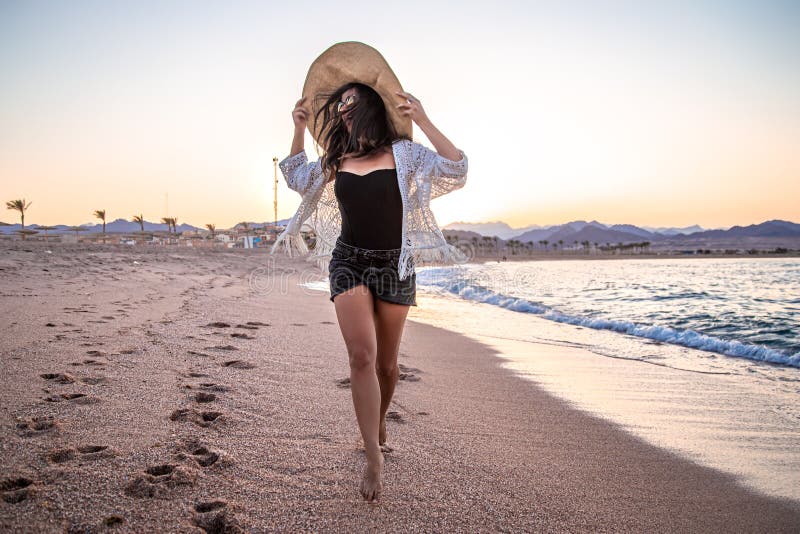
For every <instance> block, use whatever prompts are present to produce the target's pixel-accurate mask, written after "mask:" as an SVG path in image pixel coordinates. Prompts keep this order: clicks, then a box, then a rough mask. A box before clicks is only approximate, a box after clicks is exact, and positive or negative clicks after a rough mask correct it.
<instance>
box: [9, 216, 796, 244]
mask: <svg viewBox="0 0 800 534" xmlns="http://www.w3.org/2000/svg"><path fill="white" fill-rule="evenodd" d="M288 221H289V219H283V220H280V221H278V224H282V225H285V224H286V223H287V222H288ZM239 224H242V223H239ZM247 224H248V225H249V226H250V227H251V228H255V227H259V226H264V225H266V224H271V222H260V223H257V222H248V223H247ZM54 226H55V229H54V230H48V233H50V234H57V233H64V232H71V231H72V230H71V228H72V227H71V226H68V225H64V224H60V225H54ZM236 226H239V225H236ZM20 228H21V226H20V224H18V223H17V224H9V225H0V233H4V234H10V233H13V232H15V231H16V230H19V229H20ZM81 228H85V230H84V231H83V232H84V233H99V232H102V230H103V225H102V223H86V224H82V225H81ZM26 229H29V230H35V229H37V225H36V224H29V225H27V226H26ZM442 229H443V230H447V231H448V233H450V234H454V235H459V236H460V237H462V238H463V237H467V238H471V237H472V236H490V237H491V236H497V237H498V238H499V239H500V240H502V241H508V240H509V239H516V240H518V241H522V242H523V243H525V242H528V241H533V242H534V243H536V244H538V243H539V241H543V240H547V241H549V242H550V243H556V242H558V241H559V240H560V241H562V242H563V243H564V244H566V245H572V244H573V243H574V242H575V241H577V242H578V243H581V242H583V241H589V242H590V243H614V244H616V243H636V242H642V241H649V242H651V243H653V244H655V243H658V242H660V241H670V242H681V241H691V240H696V239H742V238H800V224H797V223H793V222H789V221H782V220H771V221H765V222H763V223H760V224H751V225H749V226H733V227H731V228H728V229H703V228H702V227H700V226H698V225H693V226H688V227H684V228H671V227H670V228H663V227H662V228H649V227H640V226H634V225H632V224H613V225H606V224H603V223H601V222H598V221H590V222H586V221H571V222H568V223H565V224H559V225H552V226H546V227H545V226H537V225H530V226H526V227H523V228H512V227H511V226H509V225H508V224H507V223H505V222H502V221H493V222H486V223H467V222H455V223H451V224H448V225H447V226H444V227H443V228H442ZM139 230H140V227H139V224H138V223H134V222H131V221H128V220H126V219H116V220H114V221H111V222H108V223H106V233H135V232H138V231H139ZM144 230H145V232H166V231H167V225H165V224H163V223H153V222H147V221H145V223H144ZM188 230H205V228H198V227H196V226H192V225H191V224H179V225H178V226H177V231H178V232H185V231H188ZM217 230H218V231H223V230H224V229H222V228H218V229H217Z"/></svg>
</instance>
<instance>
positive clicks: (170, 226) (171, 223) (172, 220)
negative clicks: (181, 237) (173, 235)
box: [161, 217, 178, 234]
mask: <svg viewBox="0 0 800 534" xmlns="http://www.w3.org/2000/svg"><path fill="white" fill-rule="evenodd" d="M177 220H178V219H176V218H174V217H162V218H161V222H162V223H164V224H166V225H167V233H168V234H169V233H170V232H171V231H172V229H173V228H175V222H176V221H177Z"/></svg>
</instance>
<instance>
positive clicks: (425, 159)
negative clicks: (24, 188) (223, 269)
mask: <svg viewBox="0 0 800 534" xmlns="http://www.w3.org/2000/svg"><path fill="white" fill-rule="evenodd" d="M392 150H393V152H394V159H395V164H396V166H397V183H398V185H399V186H400V196H401V197H402V199H403V235H402V246H401V252H400V260H399V262H398V265H397V270H398V274H399V275H400V278H401V279H406V278H408V277H409V276H411V273H413V272H414V267H415V266H420V265H423V264H426V263H437V264H448V263H450V264H452V263H464V262H466V261H467V260H468V258H467V256H466V255H465V254H464V253H463V252H462V251H461V250H459V249H458V248H456V247H455V246H453V245H450V244H449V243H448V242H447V241H446V240H445V238H444V235H442V231H441V230H440V229H439V226H438V224H437V223H436V219H435V218H434V216H433V212H432V211H431V209H430V201H431V199H432V198H436V197H438V196H441V195H444V194H445V193H449V192H450V191H454V190H456V189H459V188H460V187H463V186H464V183H466V181H467V156H466V155H465V154H464V152H463V151H461V150H459V152H460V154H461V160H460V161H451V160H449V159H447V158H444V157H442V156H440V155H439V154H438V153H437V152H435V151H433V150H431V149H429V148H427V147H425V146H423V145H421V144H419V143H416V142H414V141H409V140H405V139H401V140H398V141H395V142H394V143H393V144H392ZM278 166H279V167H280V169H281V172H282V173H283V176H284V178H285V179H286V183H287V184H288V185H289V188H290V189H292V190H294V191H297V192H298V193H300V194H301V195H302V197H303V200H302V201H301V202H300V207H298V208H297V212H296V213H295V214H294V216H292V218H291V220H290V221H289V224H287V225H286V229H285V230H284V231H283V232H282V233H281V234H280V235H279V236H278V239H277V240H276V241H275V244H274V245H273V246H272V249H271V250H270V253H275V251H276V250H277V249H278V247H279V246H280V245H281V244H282V245H283V249H284V251H285V252H286V253H288V254H289V255H290V256H292V255H295V254H297V255H303V254H306V253H308V252H309V249H308V246H307V245H306V243H305V241H304V240H303V238H302V236H301V235H300V229H301V227H302V226H303V224H304V223H306V224H308V226H310V227H311V229H313V230H314V233H315V234H316V235H317V240H316V244H315V246H314V249H313V251H312V254H311V255H310V257H309V258H308V261H316V262H317V264H318V265H319V267H320V269H322V271H323V272H324V273H327V272H328V262H329V261H330V253H331V250H333V247H334V246H335V245H336V238H337V237H339V234H340V233H341V228H342V219H341V214H340V213H339V205H338V203H337V200H336V194H335V192H334V183H335V180H331V181H327V178H328V177H327V175H323V173H322V168H321V166H320V164H319V161H315V162H313V163H308V158H307V156H306V153H305V151H302V152H299V153H297V154H295V155H294V156H289V157H287V158H286V159H284V160H283V161H281V162H280V163H279V164H278Z"/></svg>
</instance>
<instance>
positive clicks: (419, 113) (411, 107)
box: [395, 91, 428, 125]
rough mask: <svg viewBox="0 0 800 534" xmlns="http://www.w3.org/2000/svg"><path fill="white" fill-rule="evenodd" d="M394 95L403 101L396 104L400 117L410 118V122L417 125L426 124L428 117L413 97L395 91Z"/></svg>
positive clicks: (409, 94)
mask: <svg viewBox="0 0 800 534" xmlns="http://www.w3.org/2000/svg"><path fill="white" fill-rule="evenodd" d="M395 94H396V95H397V96H398V97H399V98H402V99H403V102H402V103H400V104H397V109H398V110H400V114H401V115H402V116H404V117H411V120H412V121H414V122H416V123H417V124H418V125H419V124H420V123H422V122H427V120H428V116H427V115H426V114H425V110H424V109H423V108H422V104H421V103H420V101H419V100H418V99H417V98H416V97H415V96H414V95H412V94H411V93H406V92H404V91H395Z"/></svg>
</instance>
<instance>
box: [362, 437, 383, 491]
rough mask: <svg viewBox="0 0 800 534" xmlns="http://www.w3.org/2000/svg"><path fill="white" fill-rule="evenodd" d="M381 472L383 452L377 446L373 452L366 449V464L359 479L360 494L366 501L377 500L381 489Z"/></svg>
mask: <svg viewBox="0 0 800 534" xmlns="http://www.w3.org/2000/svg"><path fill="white" fill-rule="evenodd" d="M382 473H383V454H382V453H381V450H380V449H379V448H378V449H376V450H375V451H374V452H369V451H367V466H366V467H365V468H364V476H363V478H362V479H361V487H360V488H359V489H360V490H361V496H362V497H364V500H366V501H367V502H373V501H377V500H378V496H379V495H380V493H381V492H382V491H383V483H382V482H381V474H382Z"/></svg>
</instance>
